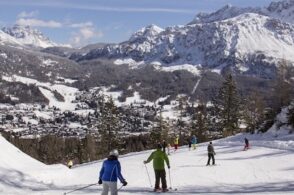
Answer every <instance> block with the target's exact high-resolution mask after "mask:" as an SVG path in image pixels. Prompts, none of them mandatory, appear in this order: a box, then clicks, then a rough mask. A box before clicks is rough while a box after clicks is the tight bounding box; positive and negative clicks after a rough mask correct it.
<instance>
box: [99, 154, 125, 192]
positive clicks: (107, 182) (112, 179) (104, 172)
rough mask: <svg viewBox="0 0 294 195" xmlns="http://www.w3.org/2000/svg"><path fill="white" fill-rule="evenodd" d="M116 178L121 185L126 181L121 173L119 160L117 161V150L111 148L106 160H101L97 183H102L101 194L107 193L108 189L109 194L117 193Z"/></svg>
mask: <svg viewBox="0 0 294 195" xmlns="http://www.w3.org/2000/svg"><path fill="white" fill-rule="evenodd" d="M117 178H118V179H119V180H120V181H121V183H122V184H123V186H126V185H127V184H128V183H127V182H126V180H125V179H124V177H123V176H122V174H121V167H120V162H119V161H118V151H117V150H113V151H111V152H110V153H109V157H108V158H107V160H105V161H104V162H103V165H102V168H101V170H100V175H99V181H98V183H99V184H103V191H102V195H107V194H108V191H109V189H110V192H111V195H117Z"/></svg>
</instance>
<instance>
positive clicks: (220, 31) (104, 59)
mask: <svg viewBox="0 0 294 195" xmlns="http://www.w3.org/2000/svg"><path fill="white" fill-rule="evenodd" d="M293 21H294V0H284V1H280V2H272V3H271V4H270V5H269V6H268V7H264V8H238V7H234V6H230V5H227V6H224V7H223V8H221V9H219V10H217V11H216V12H212V13H199V14H197V15H196V16H195V18H194V19H193V20H192V21H191V22H188V23H187V24H184V25H177V26H171V27H167V28H165V29H163V28H160V27H158V26H156V25H154V24H153V25H149V26H146V27H144V28H143V29H141V30H139V31H137V32H135V33H134V34H133V35H132V36H131V37H130V38H129V40H126V41H124V42H121V43H118V44H107V43H101V44H100V43H98V44H94V45H90V46H86V47H84V48H79V49H78V48H70V47H64V46H62V45H59V44H57V43H54V42H53V41H51V40H50V39H49V38H47V37H45V36H44V35H43V34H42V33H41V32H40V31H38V30H35V29H32V28H30V27H28V26H25V27H24V26H19V25H16V26H13V27H10V28H8V27H4V28H2V30H0V62H1V70H2V72H3V73H2V74H5V75H7V74H8V75H9V74H18V75H21V76H25V77H30V78H34V79H39V80H42V81H50V82H53V81H54V80H56V79H57V78H58V77H66V78H67V77H75V79H76V80H77V82H75V83H72V85H73V86H75V87H78V88H79V89H83V88H88V87H95V86H113V85H115V86H116V89H117V90H121V91H123V92H124V93H125V95H126V94H132V92H134V91H139V92H140V94H142V95H143V97H144V98H147V99H150V98H151V99H152V100H153V99H154V98H159V97H163V96H166V95H171V96H174V97H175V96H176V95H177V94H179V93H184V94H188V95H190V96H194V98H196V99H197V98H199V95H200V96H201V97H208V99H209V97H211V90H212V88H218V87H219V85H220V84H219V83H220V81H222V75H223V74H226V73H227V72H231V73H233V74H234V75H235V77H236V80H238V81H239V84H240V88H243V89H249V88H250V87H251V88H253V87H256V86H258V87H259V88H260V90H261V91H263V90H264V91H268V90H269V89H270V87H271V82H272V79H273V78H275V75H276V71H277V66H278V64H279V63H281V62H282V61H284V62H287V63H288V64H292V67H293V62H294V22H293ZM28 56H29V57H28ZM31 59H33V60H31ZM49 62H50V63H49ZM48 63H49V65H48ZM142 73H143V74H144V75H142ZM73 75H74V76H73ZM200 78H201V79H202V80H201V81H202V82H200V83H198V81H200V80H199V79H200ZM135 83H136V84H137V85H134V84H135ZM195 83H198V84H199V85H197V87H198V88H197V93H195V90H196V89H195V90H194V89H193V88H195V86H196V85H195ZM248 83H249V84H248ZM248 85H250V86H248ZM247 91H248V90H247ZM191 92H193V93H191ZM150 94H153V95H152V97H149V96H150ZM153 96H154V97H153Z"/></svg>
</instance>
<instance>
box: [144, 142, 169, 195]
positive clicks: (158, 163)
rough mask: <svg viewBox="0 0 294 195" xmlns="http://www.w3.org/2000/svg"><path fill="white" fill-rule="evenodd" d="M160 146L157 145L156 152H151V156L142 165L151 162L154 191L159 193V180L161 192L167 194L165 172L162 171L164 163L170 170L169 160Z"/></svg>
mask: <svg viewBox="0 0 294 195" xmlns="http://www.w3.org/2000/svg"><path fill="white" fill-rule="evenodd" d="M161 148H162V146H161V144H158V145H157V149H156V151H154V152H152V153H151V155H150V156H149V157H148V159H147V160H146V161H144V164H146V163H149V162H150V161H151V160H153V168H154V172H155V188H154V191H161V189H160V187H159V183H160V180H161V183H162V192H167V191H168V189H167V184H166V172H165V169H164V161H165V163H166V164H167V167H168V168H170V165H169V160H168V157H167V155H166V153H165V152H163V151H162V150H161Z"/></svg>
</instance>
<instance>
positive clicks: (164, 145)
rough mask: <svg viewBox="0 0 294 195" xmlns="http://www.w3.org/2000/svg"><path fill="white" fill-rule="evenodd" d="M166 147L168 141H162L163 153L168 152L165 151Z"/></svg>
mask: <svg viewBox="0 0 294 195" xmlns="http://www.w3.org/2000/svg"><path fill="white" fill-rule="evenodd" d="M166 147H167V144H166V141H165V140H163V141H162V151H163V152H166V151H165V149H166Z"/></svg>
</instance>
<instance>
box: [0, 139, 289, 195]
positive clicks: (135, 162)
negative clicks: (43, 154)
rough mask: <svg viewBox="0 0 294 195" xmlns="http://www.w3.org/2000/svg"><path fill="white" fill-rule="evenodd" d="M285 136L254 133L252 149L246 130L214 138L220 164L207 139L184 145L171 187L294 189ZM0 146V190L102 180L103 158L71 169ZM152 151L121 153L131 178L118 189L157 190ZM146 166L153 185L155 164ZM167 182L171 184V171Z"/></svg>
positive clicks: (44, 190) (94, 190)
mask: <svg viewBox="0 0 294 195" xmlns="http://www.w3.org/2000/svg"><path fill="white" fill-rule="evenodd" d="M280 138H281V139H278V138H277V137H276V138H275V141H273V140H271V139H270V138H269V137H262V136H251V137H250V136H249V140H250V141H251V143H252V146H251V149H249V150H248V151H243V139H244V136H243V135H238V136H235V137H231V138H227V139H223V140H219V141H215V142H214V144H215V151H216V164H217V165H216V166H208V167H207V166H205V165H206V161H207V151H206V147H207V143H204V144H200V145H199V146H198V148H197V149H196V150H191V151H189V150H188V148H187V147H182V148H181V149H179V150H178V151H176V152H173V153H172V154H171V155H170V156H169V158H170V162H171V169H170V173H171V179H172V187H173V188H174V189H175V188H177V191H174V190H172V193H173V194H247V193H248V194H249V193H250V194H294V164H293V160H294V151H293V148H294V147H293V145H294V141H293V140H294V139H293V135H291V136H288V135H284V136H281V137H280ZM272 139H273V138H272ZM0 146H1V154H0V194H5V195H7V194H33V195H37V194H38V195H39V194H40V195H41V194H42V195H51V194H52V195H53V194H54V195H56V194H63V193H64V192H68V191H71V190H72V189H75V188H79V187H83V186H85V185H88V184H92V183H95V182H97V181H98V174H99V170H100V168H101V162H102V161H97V162H92V163H88V164H83V165H77V166H74V167H73V168H72V169H68V168H67V167H66V166H63V165H50V166H49V165H44V164H42V163H40V162H38V161H36V160H34V159H31V158H30V157H28V156H27V155H25V154H23V153H22V152H20V151H19V150H18V149H17V148H15V147H13V146H12V145H10V144H9V143H8V142H6V140H4V139H3V138H2V137H0ZM266 146H268V147H266ZM279 146H283V147H279ZM3 148H5V149H3ZM150 152H151V151H144V152H140V153H132V154H128V155H124V156H121V157H120V158H119V159H120V162H121V166H122V173H123V175H124V177H125V178H126V180H127V182H128V185H127V186H126V187H123V188H122V189H121V190H120V192H119V194H123V195H124V194H136V195H137V194H153V193H150V192H149V191H151V190H152V187H151V185H150V183H149V180H148V175H147V172H146V169H145V166H144V164H143V161H144V160H146V159H147V158H148V156H149V154H150ZM147 168H148V171H149V174H150V176H151V180H152V186H154V184H153V183H154V173H153V170H152V163H150V164H148V165H147ZM167 181H168V185H169V187H170V180H169V174H168V172H167ZM120 186H121V184H119V185H118V187H120ZM101 188H102V186H99V185H95V186H92V187H89V188H87V189H84V190H81V191H76V192H74V193H71V194H73V195H74V194H100V193H101ZM155 194H156V193H155Z"/></svg>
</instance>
